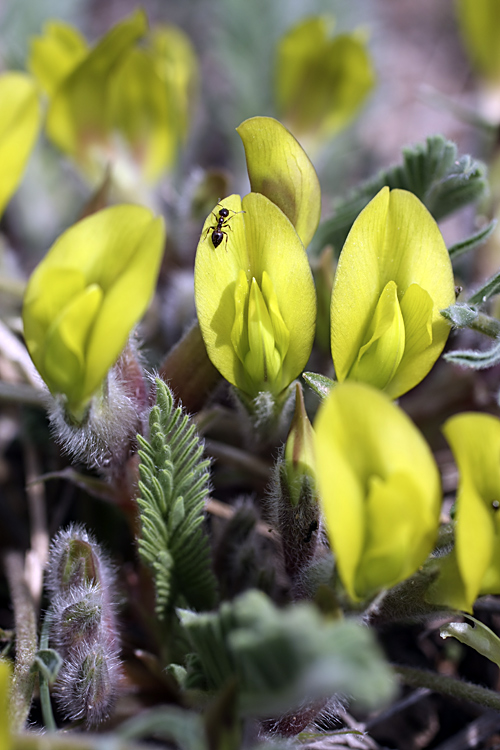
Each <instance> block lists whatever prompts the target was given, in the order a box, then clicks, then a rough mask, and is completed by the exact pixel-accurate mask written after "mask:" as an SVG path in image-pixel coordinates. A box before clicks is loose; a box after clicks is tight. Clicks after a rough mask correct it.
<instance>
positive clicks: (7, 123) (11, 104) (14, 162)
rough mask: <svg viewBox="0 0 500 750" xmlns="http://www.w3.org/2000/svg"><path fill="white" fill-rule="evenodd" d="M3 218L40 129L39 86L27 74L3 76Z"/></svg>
mask: <svg viewBox="0 0 500 750" xmlns="http://www.w3.org/2000/svg"><path fill="white" fill-rule="evenodd" d="M0 101H1V102H2V106H1V107H0V215H1V214H2V213H3V210H4V208H5V206H6V205H7V203H8V201H9V200H10V198H11V197H12V195H13V193H14V191H15V189H16V188H17V186H18V184H19V182H20V181H21V178H22V176H23V172H24V169H25V167H26V162H27V161H28V157H29V155H30V153H31V151H32V149H33V146H34V143H35V140H36V137H37V135H38V130H39V127H40V119H41V109H40V103H39V98H38V92H37V88H36V85H35V82H34V81H33V79H32V78H31V77H30V76H27V75H25V74H24V73H4V74H3V75H0Z"/></svg>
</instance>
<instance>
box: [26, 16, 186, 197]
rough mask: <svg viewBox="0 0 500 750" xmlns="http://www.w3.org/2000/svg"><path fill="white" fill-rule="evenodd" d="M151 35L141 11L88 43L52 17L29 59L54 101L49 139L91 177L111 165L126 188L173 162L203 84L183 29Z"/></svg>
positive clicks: (161, 30)
mask: <svg viewBox="0 0 500 750" xmlns="http://www.w3.org/2000/svg"><path fill="white" fill-rule="evenodd" d="M146 32H147V20H146V16H145V14H144V12H143V11H137V12H136V13H134V14H133V15H131V16H130V17H129V18H127V19H125V20H124V21H122V22H120V23H118V24H117V25H116V26H114V27H113V28H112V29H111V30H110V31H109V32H108V33H107V34H106V35H105V36H104V37H103V38H102V39H101V40H100V41H99V42H98V43H97V44H96V45H95V46H94V47H93V48H89V47H88V46H87V43H86V41H85V39H83V37H82V36H81V35H80V34H79V33H78V32H77V31H76V29H73V28H72V27H71V26H69V25H67V24H64V23H62V22H51V23H49V24H47V26H46V27H45V29H44V35H43V36H42V37H38V38H35V39H34V40H33V42H32V46H31V55H30V59H29V66H30V69H31V70H32V71H33V74H34V75H35V76H36V77H37V79H38V81H39V83H40V86H41V87H42V89H43V90H44V91H45V93H46V94H47V96H48V99H49V104H48V111H47V123H46V130H47V135H48V137H49V138H50V139H51V140H52V141H53V142H54V143H55V144H56V145H57V146H58V147H59V148H60V149H61V150H62V151H63V152H65V153H66V154H68V155H69V156H70V157H71V158H72V159H73V160H74V161H75V162H76V164H77V165H78V166H79V168H80V169H81V170H82V172H83V174H84V175H85V176H86V177H87V178H89V179H90V180H91V181H92V182H95V181H98V180H101V179H102V178H103V176H104V174H105V171H106V169H107V168H108V167H109V166H110V165H111V166H112V176H113V178H114V181H115V184H117V185H119V187H120V188H121V189H122V190H127V189H130V188H134V186H136V185H137V184H138V183H140V182H141V181H144V182H146V183H152V182H154V181H156V180H157V179H158V178H159V177H160V176H161V174H162V173H163V172H164V171H165V170H167V169H169V168H170V167H171V166H172V165H173V163H174V160H175V158H176V155H177V151H178V149H179V146H180V144H181V142H182V141H183V140H184V139H185V136H186V133H187V129H188V124H189V116H190V109H191V103H192V99H193V94H194V91H195V88H196V82H197V63H196V58H195V55H194V52H193V50H192V48H191V45H190V43H189V40H188V39H187V38H186V37H185V36H184V34H183V33H182V32H181V31H180V30H179V29H176V28H175V27H173V26H160V27H156V28H155V29H154V30H153V31H152V32H151V33H150V34H149V35H148V36H146V37H145V35H146ZM141 37H145V43H144V44H143V46H142V47H140V48H139V47H138V46H137V41H138V40H139V39H141Z"/></svg>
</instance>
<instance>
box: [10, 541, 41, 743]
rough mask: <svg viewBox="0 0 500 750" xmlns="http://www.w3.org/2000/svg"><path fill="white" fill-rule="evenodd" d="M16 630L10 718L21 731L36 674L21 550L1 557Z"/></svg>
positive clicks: (30, 601)
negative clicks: (33, 667)
mask: <svg viewBox="0 0 500 750" xmlns="http://www.w3.org/2000/svg"><path fill="white" fill-rule="evenodd" d="M4 563H5V573H6V575H7V581H8V584H9V589H10V595H11V600H12V606H13V608H14V625H15V630H16V662H15V666H14V675H13V677H12V686H11V697H10V701H11V703H10V707H11V708H10V710H11V715H10V721H11V728H12V731H13V732H16V731H19V730H21V729H22V728H23V727H24V725H25V723H26V719H27V718H28V714H29V710H30V706H31V699H32V696H33V688H34V686H35V675H34V673H33V672H32V671H31V667H32V666H33V662H34V660H35V654H36V648H37V641H36V615H35V606H34V603H33V598H32V596H31V593H30V590H29V588H28V586H27V584H26V581H25V578H24V558H23V555H22V554H21V553H20V552H8V553H7V554H6V555H5V558H4Z"/></svg>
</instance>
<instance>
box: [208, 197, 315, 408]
mask: <svg viewBox="0 0 500 750" xmlns="http://www.w3.org/2000/svg"><path fill="white" fill-rule="evenodd" d="M225 210H227V215H226V218H224V214H223V215H222V217H221V214H220V212H221V211H225ZM220 217H221V218H222V219H223V222H222V224H221V231H222V238H221V241H220V244H219V245H218V246H217V243H215V244H216V246H214V243H213V239H212V237H213V232H214V230H216V229H217V222H218V220H219V218H220ZM195 300H196V309H197V312H198V320H199V324H200V328H201V332H202V335H203V339H204V341H205V346H206V348H207V352H208V356H209V357H210V359H211V361H212V363H213V364H214V365H215V367H217V369H218V370H219V372H220V373H221V374H222V375H223V376H224V377H225V378H226V380H228V381H229V382H230V383H232V384H233V385H235V386H236V387H237V388H239V389H241V390H242V391H244V392H245V393H246V394H248V395H249V396H255V395H257V393H259V392H261V391H270V392H271V393H273V394H274V395H278V394H279V393H281V392H282V391H283V390H284V389H285V388H286V387H287V386H288V385H289V384H290V383H291V382H292V380H294V378H296V377H297V375H299V374H300V372H301V370H302V369H303V367H304V365H305V364H306V362H307V360H308V358H309V354H310V352H311V348H312V342H313V337H314V325H315V316H316V298H315V292H314V284H313V280H312V275H311V271H310V268H309V263H308V260H307V255H306V253H305V250H304V247H303V245H302V242H301V241H300V239H299V237H298V235H297V233H296V231H295V229H294V228H293V226H292V224H291V223H290V221H289V220H288V219H287V217H286V216H285V214H284V213H283V212H282V211H281V210H280V209H279V208H278V207H277V206H276V205H275V204H274V203H272V202H271V201H270V200H268V199H267V198H265V197H264V196H263V195H260V194H258V193H250V194H249V195H247V196H245V197H244V198H243V200H241V198H240V197H239V196H238V195H232V196H230V197H229V198H226V199H225V200H224V201H222V202H221V203H220V204H219V205H218V206H216V207H215V209H214V211H213V212H212V214H211V215H210V216H209V217H208V218H207V220H206V222H205V225H204V227H203V231H202V234H201V239H200V242H199V244H198V249H197V253H196V263H195Z"/></svg>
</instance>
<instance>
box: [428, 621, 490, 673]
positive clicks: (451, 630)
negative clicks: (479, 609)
mask: <svg viewBox="0 0 500 750" xmlns="http://www.w3.org/2000/svg"><path fill="white" fill-rule="evenodd" d="M464 617H466V618H467V619H468V620H470V621H471V622H472V625H469V623H467V622H450V623H448V625H445V626H444V627H443V628H440V630H439V634H440V636H441V638H449V637H450V636H451V637H453V638H456V639H457V641H460V643H464V644H465V645H466V646H470V647H471V648H473V649H474V650H475V651H477V652H478V654H482V656H486V658H487V659H489V660H490V661H492V662H493V663H494V664H496V665H497V666H498V667H500V638H499V637H498V636H497V635H496V634H495V633H494V632H493V631H492V630H490V628H488V627H487V626H486V625H485V624H484V623H482V622H479V620H476V618H475V617H471V615H466V614H464Z"/></svg>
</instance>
